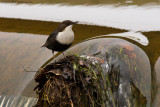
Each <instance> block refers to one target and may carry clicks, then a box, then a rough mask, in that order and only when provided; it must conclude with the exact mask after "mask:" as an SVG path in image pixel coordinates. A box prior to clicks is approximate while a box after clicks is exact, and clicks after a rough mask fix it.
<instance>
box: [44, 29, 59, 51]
mask: <svg viewBox="0 0 160 107" xmlns="http://www.w3.org/2000/svg"><path fill="white" fill-rule="evenodd" d="M56 35H58V32H57V31H54V32H52V33H51V34H50V36H49V37H48V38H47V40H46V43H45V44H44V45H43V46H42V47H47V48H48V49H52V46H53V45H54V43H55V39H56Z"/></svg>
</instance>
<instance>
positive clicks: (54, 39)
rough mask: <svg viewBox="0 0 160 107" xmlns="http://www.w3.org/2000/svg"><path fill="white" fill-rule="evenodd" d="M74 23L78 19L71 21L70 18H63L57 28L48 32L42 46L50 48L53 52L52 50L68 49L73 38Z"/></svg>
mask: <svg viewBox="0 0 160 107" xmlns="http://www.w3.org/2000/svg"><path fill="white" fill-rule="evenodd" d="M76 23H78V21H76V22H72V21H70V20H65V21H63V22H62V23H60V25H59V26H58V28H57V29H56V30H55V31H53V32H52V33H51V34H50V36H49V37H48V38H47V41H46V43H45V44H44V45H43V46H42V47H47V48H48V49H50V50H52V53H53V54H54V51H58V52H62V51H64V50H66V49H68V48H69V47H70V46H71V45H72V43H73V40H74V33H73V31H72V26H73V25H74V24H76Z"/></svg>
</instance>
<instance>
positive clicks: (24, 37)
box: [0, 0, 160, 107]
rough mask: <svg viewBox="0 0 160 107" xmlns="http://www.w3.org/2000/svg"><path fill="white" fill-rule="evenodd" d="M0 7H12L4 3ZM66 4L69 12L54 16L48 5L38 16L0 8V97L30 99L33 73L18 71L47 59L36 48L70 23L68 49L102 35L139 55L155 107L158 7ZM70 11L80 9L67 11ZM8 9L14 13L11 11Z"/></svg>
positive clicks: (159, 52)
mask: <svg viewBox="0 0 160 107" xmlns="http://www.w3.org/2000/svg"><path fill="white" fill-rule="evenodd" d="M0 1H2V2H12V1H10V0H8V1H3V0H0ZM14 2H17V1H16V0H15V1H14ZM18 2H19V3H24V2H25V3H26V1H25V0H18ZM27 3H47V4H53V5H54V4H55V3H65V2H64V1H50V0H48V1H45V2H44V1H39V0H34V1H32V0H27ZM67 3H69V6H66V5H65V7H63V6H53V8H55V9H56V10H52V7H49V5H45V6H44V8H41V9H42V10H39V7H36V6H35V5H31V4H29V5H31V6H32V7H31V8H32V10H33V11H31V10H28V9H26V10H25V6H24V5H21V4H20V5H18V6H19V7H14V5H13V4H11V5H10V4H9V5H8V4H7V5H6V4H0V5H1V7H0V8H2V7H3V6H4V7H5V9H3V10H2V9H1V10H0V14H1V15H0V17H1V18H0V31H1V32H0V44H1V45H0V73H1V75H0V89H1V90H0V95H3V96H19V95H23V96H28V97H31V96H32V97H35V95H33V91H32V89H33V87H31V85H28V84H31V83H32V82H31V83H30V81H32V79H33V77H34V74H35V72H30V73H28V72H24V69H27V70H31V71H35V70H37V69H38V68H39V67H40V66H41V65H42V64H43V63H44V62H45V61H47V60H48V59H49V58H50V57H51V56H52V53H51V52H50V51H49V50H47V49H41V48H40V47H41V45H42V44H43V43H44V41H45V40H46V38H47V35H49V34H50V32H52V31H53V30H54V29H56V27H57V26H58V24H59V21H62V20H65V19H71V20H79V21H80V24H78V25H75V26H74V27H73V30H74V32H75V41H74V44H76V43H78V42H81V41H83V40H85V39H88V38H92V37H96V36H100V37H102V35H103V37H106V38H107V37H114V38H121V39H124V40H127V41H128V42H130V43H132V44H135V45H136V46H138V47H139V48H140V49H141V50H143V51H144V53H145V54H146V56H147V58H148V60H149V61H148V62H149V64H150V69H149V70H150V72H151V87H152V88H151V105H152V104H153V105H154V106H157V107H158V105H159V102H160V101H159V99H160V89H159V84H160V79H159V76H160V67H159V66H160V42H159V41H160V21H159V19H160V8H159V7H160V5H159V1H156V0H154V1H153V0H146V1H143V0H139V1H125V0H122V1H121V0H119V1H118V2H117V1H115V0H109V1H108V2H106V1H105V0H100V1H96V0H92V1H83V0H82V1H73V0H69V1H68V2H67ZM148 3H150V5H148ZM85 4H89V5H90V7H86V5H85ZM99 4H103V5H99ZM108 4H109V5H108ZM117 4H118V7H117ZM119 4H120V5H119ZM12 5H13V6H12ZM72 5H81V6H78V7H76V6H74V7H72ZM93 5H94V6H93ZM95 5H98V6H95ZM112 5H114V6H112ZM115 5H116V6H115ZM124 5H125V6H124ZM135 5H136V6H135ZM16 6H17V5H16ZM27 6H28V5H27ZM8 7H12V8H11V10H12V9H15V10H13V11H11V10H9V8H8ZM21 7H22V10H21V9H20V8H21ZM23 7H24V8H23ZM34 8H35V10H34ZM23 9H24V10H23ZM67 9H68V10H67ZM74 9H75V11H74ZM92 10H93V11H92ZM48 11H49V12H48ZM56 11H58V13H57V14H55V13H56ZM63 11H65V12H67V14H65V12H64V13H63ZM68 11H69V12H68ZM85 11H86V13H85ZM36 12H37V14H36ZM101 12H102V13H101ZM32 13H33V14H32ZM39 13H40V14H39ZM43 14H44V15H43ZM68 14H69V15H68ZM12 32H14V33H12ZM126 32H127V33H126ZM74 44H73V45H74ZM144 66H145V65H144ZM3 98H4V97H3ZM2 101H3V99H2V100H1V102H2ZM4 101H5V100H4ZM1 104H2V103H1ZM1 104H0V105H1ZM149 104H150V103H149Z"/></svg>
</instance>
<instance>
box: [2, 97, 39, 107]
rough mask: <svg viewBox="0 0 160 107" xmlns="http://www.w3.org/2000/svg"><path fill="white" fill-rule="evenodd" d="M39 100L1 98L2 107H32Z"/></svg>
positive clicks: (30, 98) (31, 98)
mask: <svg viewBox="0 0 160 107" xmlns="http://www.w3.org/2000/svg"><path fill="white" fill-rule="evenodd" d="M36 102H37V98H33V97H24V96H5V95H1V96H0V107H32V106H34V105H35V104H36Z"/></svg>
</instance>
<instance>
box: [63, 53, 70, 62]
mask: <svg viewBox="0 0 160 107" xmlns="http://www.w3.org/2000/svg"><path fill="white" fill-rule="evenodd" d="M62 54H63V56H64V58H65V59H66V60H67V61H68V62H69V60H68V59H67V57H66V56H65V54H64V53H63V52H62Z"/></svg>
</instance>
